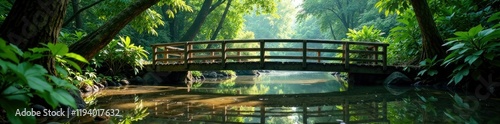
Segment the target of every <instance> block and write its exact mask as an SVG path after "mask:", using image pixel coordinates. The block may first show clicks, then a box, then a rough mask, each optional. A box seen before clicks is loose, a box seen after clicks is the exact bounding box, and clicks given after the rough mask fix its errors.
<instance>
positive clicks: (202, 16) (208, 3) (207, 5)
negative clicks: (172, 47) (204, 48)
mask: <svg viewBox="0 0 500 124" xmlns="http://www.w3.org/2000/svg"><path fill="white" fill-rule="evenodd" d="M224 1H225V0H218V1H217V2H216V3H215V4H214V5H212V0H205V1H204V2H203V5H202V6H201V9H200V11H199V12H198V15H197V16H196V18H195V19H194V21H193V24H191V26H190V27H189V29H188V30H187V31H186V33H185V34H184V35H183V36H182V38H181V39H180V41H192V40H194V38H195V37H196V34H198V32H200V29H201V26H202V25H203V23H204V22H205V20H206V18H207V16H208V14H210V13H211V12H212V11H213V10H215V8H217V7H218V6H219V5H220V4H222V3H223V2H224Z"/></svg>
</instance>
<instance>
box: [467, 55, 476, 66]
mask: <svg viewBox="0 0 500 124" xmlns="http://www.w3.org/2000/svg"><path fill="white" fill-rule="evenodd" d="M477 58H479V56H478V55H470V56H467V57H466V58H465V62H467V63H469V65H472V63H474V62H475V61H476V60H477Z"/></svg>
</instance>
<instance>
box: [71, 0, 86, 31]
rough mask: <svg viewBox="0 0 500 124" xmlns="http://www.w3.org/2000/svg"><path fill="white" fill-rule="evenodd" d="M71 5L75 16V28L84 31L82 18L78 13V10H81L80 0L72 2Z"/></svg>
mask: <svg viewBox="0 0 500 124" xmlns="http://www.w3.org/2000/svg"><path fill="white" fill-rule="evenodd" d="M71 5H72V6H73V16H75V28H77V29H82V28H83V22H82V16H81V15H80V13H78V10H80V0H71Z"/></svg>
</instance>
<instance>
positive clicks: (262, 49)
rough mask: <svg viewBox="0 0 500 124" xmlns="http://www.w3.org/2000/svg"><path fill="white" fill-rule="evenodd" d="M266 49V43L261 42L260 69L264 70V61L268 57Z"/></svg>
mask: <svg viewBox="0 0 500 124" xmlns="http://www.w3.org/2000/svg"><path fill="white" fill-rule="evenodd" d="M265 48H266V42H264V41H263V40H260V68H262V69H263V68H264V60H265V57H266V51H265Z"/></svg>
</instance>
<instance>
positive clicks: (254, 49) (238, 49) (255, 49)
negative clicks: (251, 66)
mask: <svg viewBox="0 0 500 124" xmlns="http://www.w3.org/2000/svg"><path fill="white" fill-rule="evenodd" d="M259 50H260V48H228V49H226V51H228V52H234V51H255V52H258V51H259Z"/></svg>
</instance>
